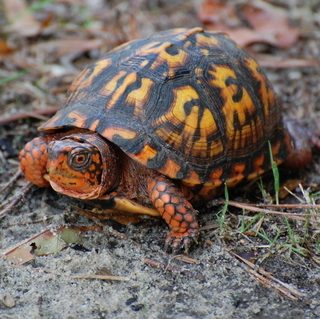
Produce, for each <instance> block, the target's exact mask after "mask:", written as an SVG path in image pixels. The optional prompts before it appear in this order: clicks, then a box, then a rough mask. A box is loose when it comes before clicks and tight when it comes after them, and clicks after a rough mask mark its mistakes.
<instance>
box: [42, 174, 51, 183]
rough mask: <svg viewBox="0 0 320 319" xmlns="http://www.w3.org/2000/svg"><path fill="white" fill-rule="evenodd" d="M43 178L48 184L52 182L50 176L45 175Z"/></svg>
mask: <svg viewBox="0 0 320 319" xmlns="http://www.w3.org/2000/svg"><path fill="white" fill-rule="evenodd" d="M43 178H44V179H45V180H47V181H48V182H50V177H49V174H44V175H43Z"/></svg>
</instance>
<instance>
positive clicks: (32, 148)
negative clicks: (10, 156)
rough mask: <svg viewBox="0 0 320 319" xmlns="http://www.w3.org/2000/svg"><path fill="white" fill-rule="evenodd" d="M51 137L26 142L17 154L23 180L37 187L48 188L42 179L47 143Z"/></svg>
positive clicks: (47, 184)
mask: <svg viewBox="0 0 320 319" xmlns="http://www.w3.org/2000/svg"><path fill="white" fill-rule="evenodd" d="M51 140H52V138H51V137H47V136H46V137H36V138H34V139H33V140H32V141H30V142H28V143H27V144H26V145H25V147H24V148H23V149H22V150H21V151H20V153H19V161H20V168H21V170H22V172H23V174H24V176H25V178H26V179H27V180H28V181H29V182H31V183H33V184H35V185H37V186H39V187H47V186H50V184H49V182H48V181H47V180H45V179H44V175H45V174H46V172H47V169H46V167H47V160H48V147H47V146H48V143H49V142H50V141H51Z"/></svg>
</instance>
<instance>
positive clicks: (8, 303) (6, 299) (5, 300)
mask: <svg viewBox="0 0 320 319" xmlns="http://www.w3.org/2000/svg"><path fill="white" fill-rule="evenodd" d="M0 303H1V304H2V305H4V306H5V307H7V308H13V307H14V306H15V305H16V302H15V300H14V298H13V297H12V296H11V295H9V294H4V295H2V296H0Z"/></svg>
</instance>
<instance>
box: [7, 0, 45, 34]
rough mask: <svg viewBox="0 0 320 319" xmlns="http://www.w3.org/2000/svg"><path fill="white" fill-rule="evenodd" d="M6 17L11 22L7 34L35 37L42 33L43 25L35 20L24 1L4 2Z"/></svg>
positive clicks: (12, 0)
mask: <svg viewBox="0 0 320 319" xmlns="http://www.w3.org/2000/svg"><path fill="white" fill-rule="evenodd" d="M3 7H4V13H5V16H6V18H7V20H8V22H9V24H10V25H9V26H8V27H6V31H7V32H14V33H18V34H19V35H21V36H23V37H30V36H35V35H37V34H39V33H40V31H41V24H40V23H39V22H38V21H36V20H35V19H34V17H33V16H32V14H31V11H30V10H28V7H27V4H26V2H25V1H24V0H3Z"/></svg>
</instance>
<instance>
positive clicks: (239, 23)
mask: <svg viewBox="0 0 320 319" xmlns="http://www.w3.org/2000/svg"><path fill="white" fill-rule="evenodd" d="M198 15H199V18H200V20H201V21H202V22H203V23H204V25H205V26H206V27H207V28H208V29H210V30H215V31H222V32H226V33H228V34H229V35H230V37H231V38H232V39H234V40H235V41H236V42H237V43H238V44H239V45H240V46H242V47H245V46H249V45H251V44H255V43H266V44H269V45H273V46H276V47H279V48H288V47H290V46H292V45H293V44H294V43H295V42H296V41H297V39H298V36H299V31H298V29H297V28H295V27H292V26H290V24H289V20H288V17H287V14H286V12H285V11H284V10H283V9H280V8H277V7H275V6H272V5H270V4H267V3H264V2H262V1H255V2H250V3H247V4H244V5H242V6H237V5H235V4H234V3H231V1H230V2H224V1H221V0H204V1H203V3H202V6H201V7H200V10H199V13H198ZM248 26H249V27H248Z"/></svg>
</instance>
